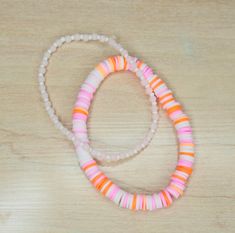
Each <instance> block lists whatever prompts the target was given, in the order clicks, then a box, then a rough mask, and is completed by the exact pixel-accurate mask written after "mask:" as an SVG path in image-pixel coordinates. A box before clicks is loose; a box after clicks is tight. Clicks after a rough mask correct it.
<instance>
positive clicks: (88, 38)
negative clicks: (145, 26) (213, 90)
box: [38, 34, 158, 161]
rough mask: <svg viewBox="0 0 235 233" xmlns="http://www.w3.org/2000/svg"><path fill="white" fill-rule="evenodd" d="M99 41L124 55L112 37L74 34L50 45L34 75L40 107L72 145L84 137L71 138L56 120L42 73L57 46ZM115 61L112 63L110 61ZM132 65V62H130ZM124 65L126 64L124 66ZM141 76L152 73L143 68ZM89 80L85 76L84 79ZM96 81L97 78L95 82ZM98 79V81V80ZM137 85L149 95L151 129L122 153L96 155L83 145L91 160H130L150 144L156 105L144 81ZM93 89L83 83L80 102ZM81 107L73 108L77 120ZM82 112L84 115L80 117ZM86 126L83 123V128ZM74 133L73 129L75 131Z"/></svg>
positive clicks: (102, 69)
mask: <svg viewBox="0 0 235 233" xmlns="http://www.w3.org/2000/svg"><path fill="white" fill-rule="evenodd" d="M96 40H97V41H100V42H106V43H108V44H109V45H111V47H113V48H115V49H116V50H118V51H119V52H120V53H122V54H126V55H127V54H128V53H127V51H126V50H124V49H123V48H122V46H121V45H120V44H118V43H117V42H116V41H115V40H114V39H113V38H109V37H107V36H104V35H98V34H75V35H68V36H65V37H61V38H60V39H58V40H56V41H55V42H54V43H53V44H52V46H51V47H50V48H49V49H48V50H47V52H46V53H45V54H44V56H43V59H42V62H41V65H40V68H39V74H38V81H39V88H40V92H41V95H42V99H43V101H44V105H45V108H46V111H47V113H48V115H49V117H50V119H51V120H52V122H53V123H54V125H55V126H56V128H58V129H59V130H60V131H61V132H62V133H63V134H64V135H66V137H67V138H68V139H69V140H72V141H73V142H75V140H76V141H78V140H79V143H81V144H83V143H84V142H86V140H85V139H84V137H83V136H85V135H86V134H85V131H84V134H83V136H79V137H77V138H75V137H74V134H73V133H72V132H71V131H70V130H69V129H67V128H66V127H65V126H64V125H63V124H62V122H61V121H60V120H59V118H58V116H57V115H56V112H55V109H54V108H53V105H52V102H51V100H50V99H49V94H48V92H47V88H46V85H45V74H46V71H47V66H48V64H49V60H50V58H51V55H52V54H53V53H54V52H56V50H57V49H58V48H59V47H61V46H62V45H63V44H65V43H70V42H72V41H86V42H87V41H96ZM112 62H115V61H112ZM125 62H126V63H128V62H127V61H125ZM131 62H132V61H131ZM112 64H113V63H110V64H104V66H100V67H99V68H98V69H97V70H96V71H94V73H93V75H95V76H97V77H99V74H102V75H105V74H107V73H106V70H107V68H108V67H106V65H109V66H110V65H111V66H112ZM126 65H127V64H126ZM143 72H144V75H151V74H152V71H151V69H150V68H149V67H147V66H146V67H145V69H144V70H143ZM88 80H89V77H88ZM96 80H97V81H95V82H98V80H99V79H98V78H97V79H96ZM100 80H102V78H101V79H100ZM141 84H142V85H143V86H144V87H145V88H146V93H147V94H148V95H149V97H150V98H149V99H150V101H151V104H152V124H151V127H150V128H149V132H148V133H147V134H146V137H144V139H143V140H142V142H141V143H140V144H137V145H136V146H135V148H134V149H132V150H129V151H127V152H122V153H115V154H105V155H104V153H102V152H99V151H97V150H95V149H93V148H91V147H90V145H89V144H87V143H85V145H86V147H88V148H87V149H89V151H90V152H91V154H92V156H93V158H96V159H98V160H104V161H110V160H111V161H115V160H119V159H124V158H126V157H131V156H134V155H136V154H137V153H138V152H139V151H140V148H139V145H141V149H144V148H145V147H146V146H147V145H148V144H149V142H150V141H151V139H152V138H153V136H154V133H155V131H156V128H157V119H158V108H157V103H156V98H155V97H154V94H153V93H152V91H151V89H150V88H149V87H148V86H147V85H146V82H145V81H144V80H142V81H141ZM92 89H93V86H92V84H89V83H88V84H86V85H83V86H82V93H83V96H81V99H84V101H85V99H86V97H87V95H91V94H90V93H89V92H90V91H92ZM84 104H85V105H86V103H85V102H83V105H84ZM82 108H83V106H81V107H80V108H76V109H75V110H74V111H76V114H75V115H77V116H78V117H80V118H82V119H84V120H86V116H85V115H86V114H87V113H86V112H84V111H85V110H82ZM84 113H85V115H84ZM80 123H81V124H84V122H80ZM85 125H86V124H84V126H85ZM77 130H80V133H81V134H82V132H81V130H86V128H84V127H83V129H77ZM75 131H76V129H75Z"/></svg>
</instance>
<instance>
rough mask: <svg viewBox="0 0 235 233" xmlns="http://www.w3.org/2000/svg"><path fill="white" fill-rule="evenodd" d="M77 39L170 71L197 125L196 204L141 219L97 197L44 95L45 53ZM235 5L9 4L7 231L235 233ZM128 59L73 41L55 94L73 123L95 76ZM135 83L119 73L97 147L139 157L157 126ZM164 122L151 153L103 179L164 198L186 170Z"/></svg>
mask: <svg viewBox="0 0 235 233" xmlns="http://www.w3.org/2000/svg"><path fill="white" fill-rule="evenodd" d="M76 32H84V33H85V32H97V33H104V34H108V35H116V36H117V39H118V41H120V42H121V43H122V45H123V46H124V47H125V48H127V49H128V51H129V52H130V53H131V54H133V55H135V56H137V57H139V58H140V59H142V60H143V61H145V62H146V63H148V64H149V65H150V66H152V67H153V68H154V70H157V71H158V72H159V75H160V77H162V78H163V79H164V80H165V81H166V82H167V83H168V85H169V87H170V88H171V89H172V90H173V91H174V92H175V94H176V98H177V100H178V101H180V102H181V103H182V104H183V106H184V109H185V111H186V112H187V114H188V115H189V116H190V118H191V119H192V125H193V129H194V137H195V142H196V144H197V148H196V152H197V153H196V154H197V156H196V158H197V160H196V166H195V171H194V173H193V176H192V178H191V180H190V182H189V185H188V188H187V191H186V193H185V196H184V197H183V198H181V199H180V200H178V201H176V202H175V203H174V205H173V206H171V207H170V208H169V209H164V210H160V211H155V212H151V213H147V212H131V211H128V210H124V209H119V208H118V207H116V206H115V205H113V204H112V203H111V202H109V201H108V200H106V199H105V198H103V197H101V196H100V194H98V193H97V192H95V190H94V189H93V188H92V187H91V185H90V183H89V182H88V181H87V179H86V178H85V177H84V175H83V173H82V172H81V170H80V168H79V167H78V163H77V159H76V156H75V152H74V147H73V145H72V143H71V142H69V141H68V140H67V139H66V138H65V137H64V136H63V135H62V134H61V133H60V132H59V131H58V130H57V129H55V127H54V126H53V124H52V123H51V122H50V120H49V118H48V116H47V114H46V112H45V110H44V108H43V104H42V100H41V98H40V95H39V91H38V83H37V71H38V66H39V63H40V60H41V58H42V55H43V52H44V51H45V50H46V49H47V48H48V46H49V45H50V44H51V43H52V42H53V41H54V40H55V39H56V38H58V37H59V36H62V35H64V34H72V33H76ZM234 42H235V1H226V0H225V1H179V0H177V1H169V0H167V1H140V0H137V1H127V0H125V1H124V0H122V1H107V0H103V1H85V0H79V1H61V0H57V1H16V0H14V1H3V0H1V1H0V54H1V56H0V87H1V91H0V98H1V102H0V124H1V125H0V154H1V157H0V158H1V162H0V232H2V233H8V232H14V233H21V232H24V233H80V232H83V233H86V232H89V233H90V232H95V233H99V232H109V233H114V232H115V233H118V232H120V233H121V232H128V233H131V232H135V233H156V232H161V233H165V232H174V233H178V232H179V233H184V232H185V233H186V232H187V233H188V232H190V233H194V232H195V233H196V232H200V233H204V232H207V233H209V232H213V233H217V232H219V233H221V232H231V233H232V232H235V219H234V216H235V208H234V207H235V202H234V192H235V186H234V179H235V175H234V174H235V173H234V170H235V169H234V162H235V157H234V155H235V139H234V134H235V124H234V117H235V107H234V91H235V77H234V75H235V65H234V61H235V43H234ZM114 54H116V52H115V51H114V50H113V49H111V48H109V47H108V46H106V45H103V44H98V43H87V44H84V43H72V44H71V45H67V46H64V47H63V48H62V49H61V50H60V51H59V52H58V53H56V54H55V55H54V56H53V58H52V60H51V63H50V66H49V70H48V74H47V84H48V89H49V91H50V96H51V99H52V101H53V103H54V105H55V108H56V111H57V113H58V115H59V116H60V117H61V119H62V121H63V123H65V124H66V126H67V127H69V128H71V109H72V106H73V104H74V101H75V97H76V94H77V91H78V88H79V86H80V85H81V83H82V82H83V80H84V79H85V77H86V76H87V75H88V73H89V71H90V70H91V69H92V68H93V67H94V66H95V65H96V64H97V63H98V62H100V61H101V60H103V59H104V58H107V57H108V56H109V55H114ZM150 118H151V114H150V105H149V101H148V99H147V98H146V96H145V94H144V91H143V89H142V87H141V86H140V85H139V83H138V80H137V78H135V76H134V75H133V74H129V73H118V74H114V75H111V77H110V78H108V79H107V80H106V81H105V82H104V83H103V85H102V87H101V88H100V91H99V92H98V93H97V95H96V98H95V100H94V103H93V105H92V111H91V118H90V120H89V133H90V138H91V142H92V145H93V146H94V147H95V148H98V149H103V150H105V151H107V150H108V151H123V150H125V149H127V148H131V147H133V146H134V145H135V144H136V143H137V142H138V141H139V140H141V138H142V137H143V134H144V133H145V132H146V131H147V129H148V126H149V124H150ZM176 152H177V146H176V137H175V134H174V131H173V129H172V126H171V124H170V122H169V120H168V119H167V117H166V115H165V113H164V112H160V120H159V125H158V130H157V134H156V136H155V138H154V140H153V141H152V143H151V144H150V145H149V147H148V148H147V149H146V150H144V151H143V153H141V154H139V155H137V156H136V157H134V158H132V159H130V160H128V161H124V162H122V163H118V164H113V165H112V166H103V167H102V169H103V170H104V171H105V172H106V173H107V174H108V175H109V176H110V177H111V178H112V179H113V180H115V181H116V182H117V183H118V184H120V185H121V186H122V187H124V188H126V189H127V190H129V191H132V192H134V191H138V192H141V191H142V192H149V191H158V190H159V189H160V188H161V187H163V186H164V185H166V184H167V182H168V181H169V176H170V174H171V172H172V171H173V170H174V167H175V163H176V160H177V156H176Z"/></svg>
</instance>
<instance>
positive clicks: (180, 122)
mask: <svg viewBox="0 0 235 233" xmlns="http://www.w3.org/2000/svg"><path fill="white" fill-rule="evenodd" d="M127 57H128V59H130V61H132V65H131V66H130V67H129V64H130V63H128V62H125V60H127V59H126V58H123V60H124V62H120V58H119V59H115V60H113V61H114V66H115V68H116V69H120V70H125V69H126V70H133V69H134V70H135V71H137V75H140V76H141V77H143V78H145V79H146V80H145V81H146V82H147V84H146V86H147V85H149V86H150V87H151V89H152V91H154V93H155V95H156V97H157V98H158V99H159V101H160V103H161V107H162V108H163V109H164V110H166V112H167V115H168V117H169V118H170V119H171V120H172V122H173V125H174V127H175V130H176V133H177V138H178V143H179V159H178V162H177V166H176V169H175V171H174V173H173V174H172V176H171V179H170V182H169V184H168V185H167V187H165V188H164V189H163V190H162V191H160V192H159V193H153V194H149V195H145V194H136V193H135V194H132V193H129V192H126V191H124V190H123V189H121V188H120V187H119V186H118V185H116V184H115V183H113V182H112V181H111V180H110V179H109V178H108V177H107V176H106V175H105V174H104V173H103V172H102V171H101V170H100V169H99V167H98V165H97V163H96V161H95V160H94V159H93V158H92V156H91V154H90V152H89V151H88V150H87V149H86V146H84V145H83V146H81V144H80V143H75V146H76V152H77V155H78V159H79V163H80V167H81V169H82V170H83V171H84V173H85V175H86V176H87V178H88V179H89V180H90V182H91V183H92V184H93V186H94V187H95V188H96V189H97V190H98V191H99V192H101V193H102V194H103V195H104V196H105V197H107V198H109V199H110V200H111V201H113V202H114V203H116V204H117V205H119V206H120V207H123V208H128V209H132V210H154V209H158V208H163V207H168V206H170V205H171V204H172V202H173V200H174V199H177V198H179V197H180V196H181V195H182V194H183V191H184V190H185V187H186V183H187V181H188V179H189V177H190V175H191V173H192V165H193V162H194V143H193V139H192V129H191V127H190V124H189V119H188V117H187V116H186V115H185V114H184V113H183V111H182V107H181V105H180V104H179V103H178V102H177V101H176V100H175V98H174V96H173V94H172V92H171V90H169V89H168V88H167V86H166V84H165V83H164V82H163V81H162V80H161V79H160V78H159V77H157V75H154V74H153V75H149V76H146V77H145V76H144V75H143V69H144V67H146V64H144V63H142V62H141V61H139V60H137V59H136V58H132V57H130V56H129V55H128V56H127ZM104 63H106V62H104ZM123 64H127V67H125V65H123ZM133 64H135V65H133ZM91 77H92V76H91ZM143 83H144V81H143ZM91 84H93V85H94V87H95V88H96V89H97V87H98V86H97V83H96V79H92V80H91ZM78 96H80V94H78ZM89 104H90V102H89ZM77 105H79V100H77V102H76V104H75V109H76V106H77ZM87 107H88V108H89V106H87ZM88 108H87V109H88ZM87 114H88V111H87ZM73 128H74V129H76V128H77V119H76V115H75V114H74V115H73ZM84 134H85V136H84ZM86 134H87V132H86V131H85V132H83V133H81V132H80V131H77V132H76V138H78V139H79V137H84V138H88V136H87V135H86Z"/></svg>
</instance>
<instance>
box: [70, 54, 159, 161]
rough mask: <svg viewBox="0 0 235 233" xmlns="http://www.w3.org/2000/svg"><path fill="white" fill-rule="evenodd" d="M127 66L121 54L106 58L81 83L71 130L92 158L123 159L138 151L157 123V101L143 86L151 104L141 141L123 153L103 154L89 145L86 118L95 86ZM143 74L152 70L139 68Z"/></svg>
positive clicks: (149, 90) (151, 134)
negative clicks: (147, 130) (149, 115)
mask: <svg viewBox="0 0 235 233" xmlns="http://www.w3.org/2000/svg"><path fill="white" fill-rule="evenodd" d="M128 69H129V66H128V64H127V62H126V60H125V59H124V58H123V57H122V56H114V57H110V58H108V59H106V60H105V61H103V62H101V63H100V64H99V65H98V66H96V68H95V69H94V70H93V71H92V72H91V73H90V74H89V76H88V77H87V79H86V80H85V82H84V83H83V84H82V86H81V89H80V92H79V95H78V96H77V103H76V107H75V108H74V110H73V119H74V122H73V123H74V124H73V132H74V135H75V136H76V138H77V139H78V141H79V142H82V143H83V145H84V146H85V147H86V150H89V152H90V153H91V155H92V157H93V158H97V159H98V160H100V161H101V160H105V161H114V160H118V159H124V158H127V157H130V156H132V155H135V154H137V153H139V152H140V151H141V150H143V149H144V148H145V147H146V146H147V145H148V144H149V142H150V141H151V139H152V138H153V135H154V133H155V130H156V123H157V120H156V119H157V118H158V116H157V114H158V113H157V109H156V106H157V103H156V98H155V96H154V94H153V93H152V90H151V88H150V87H149V86H145V88H146V93H147V94H148V95H149V99H150V102H151V105H152V125H151V127H150V129H149V132H148V133H147V134H146V135H145V137H144V139H143V140H142V142H141V143H140V144H138V145H136V146H135V149H134V150H130V151H127V152H125V153H118V154H104V153H102V152H100V151H97V150H95V149H93V148H91V147H90V146H89V139H88V136H87V118H88V111H89V107H90V103H91V101H92V99H93V97H94V94H95V92H96V90H97V88H98V87H99V86H100V85H101V83H102V81H103V80H104V79H105V77H107V76H108V75H109V74H111V73H113V72H118V71H122V70H124V71H127V70H128ZM141 70H142V71H143V74H144V76H145V77H146V78H147V77H149V76H151V75H152V74H153V73H152V70H151V69H150V68H149V67H148V66H146V67H143V68H142V69H141Z"/></svg>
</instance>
